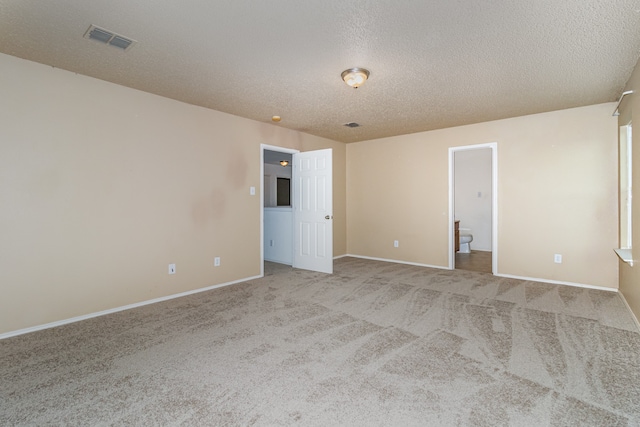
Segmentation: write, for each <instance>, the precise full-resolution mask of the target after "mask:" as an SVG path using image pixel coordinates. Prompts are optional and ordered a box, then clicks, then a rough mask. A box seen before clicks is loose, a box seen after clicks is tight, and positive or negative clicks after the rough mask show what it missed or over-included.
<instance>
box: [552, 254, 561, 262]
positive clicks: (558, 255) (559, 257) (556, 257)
mask: <svg viewBox="0 0 640 427" xmlns="http://www.w3.org/2000/svg"><path fill="white" fill-rule="evenodd" d="M553 262H555V263H556V264H562V255H561V254H555V255H554V256H553Z"/></svg>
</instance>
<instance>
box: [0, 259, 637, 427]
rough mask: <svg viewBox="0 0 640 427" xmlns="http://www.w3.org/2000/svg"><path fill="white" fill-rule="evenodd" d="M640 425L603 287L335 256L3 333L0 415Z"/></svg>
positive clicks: (33, 419)
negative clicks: (328, 271)
mask: <svg viewBox="0 0 640 427" xmlns="http://www.w3.org/2000/svg"><path fill="white" fill-rule="evenodd" d="M639 424H640V333H639V332H638V330H637V329H636V327H635V324H634V323H633V321H632V318H631V316H630V314H629V313H628V311H627V309H626V307H625V306H624V303H623V301H622V300H621V299H620V297H619V296H618V295H617V294H616V293H613V292H605V291H595V290H588V289H581V288H573V287H567V286H555V285H549V284H542V283H534V282H524V281H518V280H512V279H504V278H495V277H493V276H491V275H490V274H485V273H475V272H468V271H446V270H436V269H429V268H421V267H412V266H405V265H398V264H392V263H384V262H376V261H368V260H361V259H355V258H344V259H340V260H338V261H336V265H335V274H334V275H325V274H320V273H312V272H307V271H301V270H293V269H291V268H288V267H283V266H278V265H277V264H270V265H269V268H268V275H267V276H266V277H264V278H262V279H259V280H252V281H250V282H247V283H241V284H237V285H233V286H229V287H226V288H221V289H217V290H213V291H208V292H204V293H200V294H196V295H192V296H189V297H184V298H180V299H175V300H172V301H168V302H164V303H159V304H155V305H152V306H146V307H142V308H138V309H134V310H129V311H125V312H120V313H116V314H112V315H109V316H103V317H100V318H95V319H91V320H87V321H83V322H78V323H75V324H71V325H67V326H63V327H58V328H54V329H49V330H45V331H40V332H35V333H32V334H28V335H23V336H19V337H14V338H10V339H6V340H2V341H0V425H2V426H13V425H38V426H44V425H56V426H57V425H74V426H96V425H131V426H133V425H136V426H137V425H149V426H152V425H153V426H155V425H203V426H204V425H229V426H236V425H238V426H249V425H255V426H272V425H278V426H283V425H284V426H286V425H305V426H307V425H311V426H328V425H349V426H410V425H416V426H417V425H419V426H461V425H462V426H466V425H470V426H483V425H490V426H494V425H496V426H498V425H513V426H528V425H542V426H556V425H557V426H589V425H593V426H626V425H639Z"/></svg>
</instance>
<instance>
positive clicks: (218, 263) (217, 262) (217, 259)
mask: <svg viewBox="0 0 640 427" xmlns="http://www.w3.org/2000/svg"><path fill="white" fill-rule="evenodd" d="M213 266H214V267H220V257H219V256H217V257H215V258H214V259H213Z"/></svg>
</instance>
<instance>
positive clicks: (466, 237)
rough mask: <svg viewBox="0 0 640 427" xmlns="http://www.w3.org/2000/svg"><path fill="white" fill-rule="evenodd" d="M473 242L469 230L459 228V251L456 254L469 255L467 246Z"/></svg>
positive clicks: (469, 251)
mask: <svg viewBox="0 0 640 427" xmlns="http://www.w3.org/2000/svg"><path fill="white" fill-rule="evenodd" d="M471 242H473V234H471V230H470V229H468V228H466V229H464V228H461V229H460V250H459V251H458V253H461V254H470V253H471V246H469V243H471Z"/></svg>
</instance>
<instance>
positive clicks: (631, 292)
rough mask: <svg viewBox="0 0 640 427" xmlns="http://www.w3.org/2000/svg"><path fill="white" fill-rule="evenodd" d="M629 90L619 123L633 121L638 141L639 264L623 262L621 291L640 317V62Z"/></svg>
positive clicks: (635, 229)
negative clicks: (631, 91)
mask: <svg viewBox="0 0 640 427" xmlns="http://www.w3.org/2000/svg"><path fill="white" fill-rule="evenodd" d="M625 90H633V91H635V93H634V94H632V95H628V96H626V97H625V98H624V101H623V102H622V104H621V105H620V116H619V117H618V119H619V125H620V126H625V125H627V124H628V123H629V122H632V123H633V124H634V125H635V126H634V127H635V129H634V130H635V132H634V135H633V139H634V140H635V142H636V143H635V144H634V147H633V151H632V156H633V160H632V172H631V174H632V175H631V176H632V180H633V183H632V189H633V194H632V201H633V202H632V203H633V206H632V208H631V211H632V225H631V230H632V233H633V236H632V245H633V259H634V260H636V264H635V265H634V266H633V267H631V266H629V265H628V264H626V263H624V262H622V261H620V291H621V292H622V294H623V295H624V297H625V299H626V300H627V302H628V303H629V305H630V306H631V310H633V313H634V314H635V316H636V318H640V266H639V265H638V264H637V263H638V261H639V260H640V255H639V254H640V250H638V247H639V246H640V149H639V148H638V147H639V145H638V144H637V141H639V140H640V132H638V129H640V61H638V63H637V64H636V68H635V69H634V71H633V74H632V75H631V78H630V79H629V81H628V82H627V85H626V87H625Z"/></svg>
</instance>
